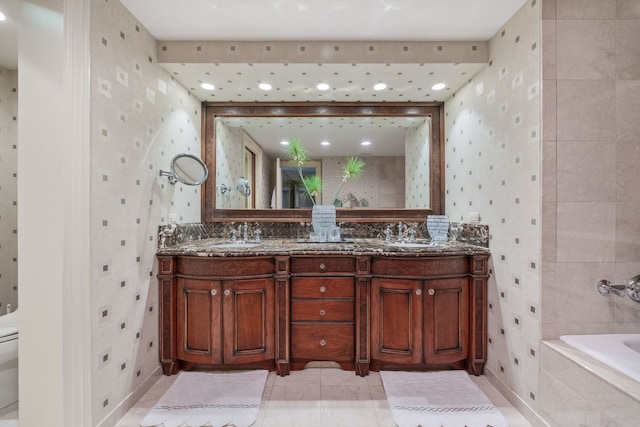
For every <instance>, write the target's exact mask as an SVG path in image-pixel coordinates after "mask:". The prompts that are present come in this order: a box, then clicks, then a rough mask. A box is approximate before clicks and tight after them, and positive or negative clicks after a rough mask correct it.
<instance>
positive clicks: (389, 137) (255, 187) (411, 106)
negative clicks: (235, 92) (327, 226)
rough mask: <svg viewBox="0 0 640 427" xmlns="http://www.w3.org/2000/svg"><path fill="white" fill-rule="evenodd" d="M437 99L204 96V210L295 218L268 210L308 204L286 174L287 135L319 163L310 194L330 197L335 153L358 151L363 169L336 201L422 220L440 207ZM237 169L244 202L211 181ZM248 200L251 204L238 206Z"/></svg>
mask: <svg viewBox="0 0 640 427" xmlns="http://www.w3.org/2000/svg"><path fill="white" fill-rule="evenodd" d="M441 108H442V105H441V104H439V103H427V104H415V103H394V104H393V105H392V104H391V103H379V104H376V103H370V104H365V103H328V104H320V103H300V104H296V103H280V104H269V103H266V104H262V103H246V104H236V103H221V104H211V103H210V104H207V105H206V106H205V130H204V132H205V136H204V141H205V143H204V144H205V146H204V149H205V157H206V160H207V164H209V165H210V168H213V169H214V170H215V174H214V180H213V182H207V183H205V186H206V187H207V188H206V189H205V212H204V218H203V219H204V220H218V219H217V218H220V220H221V219H222V218H231V219H233V218H238V219H242V218H249V217H251V218H252V219H254V218H256V217H258V216H259V217H264V218H274V217H278V218H285V217H287V218H289V217H291V218H299V217H300V214H295V213H286V214H283V211H280V212H281V213H275V212H274V213H273V214H272V213H269V212H267V210H279V209H285V210H294V209H301V210H307V209H308V206H307V205H306V204H305V202H304V198H303V197H302V198H301V197H297V196H300V195H299V194H298V192H299V191H296V178H295V174H293V175H291V174H287V169H286V165H285V162H286V160H287V156H286V154H285V150H284V149H283V146H282V145H281V144H282V143H283V142H286V141H289V140H291V139H293V138H296V139H300V140H301V141H302V142H303V143H304V146H305V148H307V149H308V150H309V151H310V158H311V159H312V160H315V161H316V162H317V163H318V164H319V165H320V167H319V168H318V170H319V171H321V178H322V181H323V187H324V188H323V194H321V196H320V200H319V203H333V200H329V199H331V198H332V196H333V195H334V194H335V191H336V189H337V187H338V186H339V184H340V182H341V181H342V169H343V166H344V163H345V162H346V160H347V159H348V158H349V157H351V156H358V157H359V158H360V159H362V160H363V161H364V162H365V167H364V174H363V175H362V177H361V178H360V179H357V180H351V181H349V182H348V183H347V184H345V186H344V187H343V188H342V190H341V192H340V195H341V197H340V199H341V200H340V203H342V206H343V208H358V209H361V210H362V211H361V213H359V214H348V215H351V217H352V218H355V217H359V218H360V217H369V216H374V217H375V216H378V217H382V216H384V213H383V212H382V211H383V210H384V211H388V210H390V209H391V210H393V211H394V215H395V214H399V215H398V216H397V217H398V218H401V217H404V216H405V215H409V216H411V217H412V218H413V217H416V216H418V215H424V216H423V217H422V220H424V218H426V215H427V213H431V212H440V211H441V209H442V176H441V175H442V166H441V163H442V161H441V158H440V156H441V151H442V148H441V144H442V126H441V120H440V113H441ZM365 141H367V142H369V144H370V145H363V144H362V143H363V142H365ZM238 176H245V177H248V178H247V179H248V180H249V181H250V184H251V189H252V193H253V194H255V200H254V202H253V204H249V203H246V202H245V201H244V200H243V197H241V195H240V194H239V193H238V192H226V193H224V194H223V193H222V192H221V191H220V190H221V185H222V184H223V183H228V182H235V179H236V178H237V177H238ZM291 176H293V178H290V177H291ZM298 187H299V186H298ZM325 199H327V200H325ZM247 207H249V208H253V209H254V210H259V211H260V212H256V213H254V214H249V213H247V214H242V213H241V212H240V211H238V209H243V208H247ZM227 210H229V211H230V212H225V211H227ZM340 211H344V210H343V209H341V210H340ZM365 211H366V212H365ZM376 211H380V212H376ZM214 214H215V215H214ZM238 215H239V216H238ZM304 215H305V214H302V216H304ZM338 215H339V216H340V212H339V213H338ZM343 215H344V212H343ZM386 217H389V215H386ZM405 220H406V218H405Z"/></svg>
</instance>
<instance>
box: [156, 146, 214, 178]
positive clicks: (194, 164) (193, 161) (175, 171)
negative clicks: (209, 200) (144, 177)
mask: <svg viewBox="0 0 640 427" xmlns="http://www.w3.org/2000/svg"><path fill="white" fill-rule="evenodd" d="M170 167H171V170H170V171H169V172H167V171H163V170H161V171H160V176H166V177H168V178H169V183H170V184H175V183H176V182H180V183H182V184H185V185H200V184H202V183H203V182H205V180H206V179H207V176H209V171H208V169H207V166H206V165H205V164H204V162H203V161H202V160H200V159H199V158H198V157H196V156H194V155H193V154H186V153H182V154H178V155H176V156H174V158H173V159H171V166H170Z"/></svg>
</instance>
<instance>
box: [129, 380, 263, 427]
mask: <svg viewBox="0 0 640 427" xmlns="http://www.w3.org/2000/svg"><path fill="white" fill-rule="evenodd" d="M267 374H268V371H266V370H256V371H240V372H238V371H235V372H184V371H182V372H180V373H179V374H178V378H176V380H175V382H174V383H173V385H171V387H170V388H169V390H167V391H166V393H165V394H164V395H163V396H162V397H161V398H160V400H159V401H158V403H156V405H155V406H154V407H153V408H151V410H150V411H149V413H148V414H147V416H146V417H145V418H144V420H142V423H141V424H140V425H141V426H142V427H150V426H163V427H178V426H179V427H187V426H188V427H201V426H212V427H221V426H226V425H228V424H229V425H234V426H236V427H248V426H250V425H251V424H253V423H254V422H255V421H256V419H257V417H258V411H259V409H260V402H261V400H262V392H263V391H264V386H265V383H266V381H267Z"/></svg>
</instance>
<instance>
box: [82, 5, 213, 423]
mask: <svg viewBox="0 0 640 427" xmlns="http://www.w3.org/2000/svg"><path fill="white" fill-rule="evenodd" d="M91 34H92V43H91V55H92V63H91V76H92V93H91V99H92V115H91V116H92V120H91V126H92V137H91V150H92V165H91V168H92V175H93V178H92V183H91V204H92V209H91V210H92V219H91V221H92V242H93V245H92V253H91V256H92V266H93V267H92V283H91V286H92V292H93V294H92V300H93V302H92V309H93V313H94V316H93V326H92V327H93V334H92V335H93V381H92V384H93V397H92V400H93V417H94V425H96V424H98V423H100V422H102V424H101V425H109V424H110V423H111V425H113V419H114V417H115V418H117V415H118V413H119V412H118V411H119V410H121V409H126V408H118V405H120V404H121V403H122V402H123V401H125V399H126V398H127V396H129V395H130V394H131V393H132V392H133V391H134V390H135V389H136V387H138V386H139V385H140V384H141V383H142V382H143V381H144V380H146V379H148V378H149V376H150V375H152V373H153V372H154V371H155V370H156V368H157V367H158V366H159V362H158V299H157V283H156V278H155V275H156V273H157V271H156V270H157V266H156V263H155V252H156V247H157V230H158V226H159V225H160V224H166V223H167V222H168V220H169V215H170V214H174V215H175V216H176V219H177V221H178V222H195V221H199V220H200V188H199V187H189V186H184V185H181V184H176V185H170V184H169V183H168V180H167V178H166V177H160V176H159V171H160V169H164V170H168V168H169V162H170V161H171V158H172V157H173V156H174V155H176V154H178V153H181V152H186V153H191V154H195V155H198V156H199V155H200V123H201V120H200V102H199V101H198V100H197V99H195V98H194V97H193V96H191V94H190V93H189V92H188V91H187V90H185V89H184V88H183V87H182V86H180V85H179V84H178V83H176V82H175V81H174V80H173V78H172V77H171V76H170V75H169V74H167V73H166V72H165V71H164V70H163V69H162V68H161V67H160V66H159V65H158V64H157V60H156V42H155V40H154V38H153V37H152V36H151V35H150V34H149V33H148V32H147V31H146V30H145V29H144V28H143V27H142V25H141V24H140V23H139V22H137V21H136V20H135V19H134V18H133V17H132V16H131V15H130V14H129V12H128V11H127V10H126V9H125V8H124V7H123V6H122V5H121V3H120V2H117V1H108V0H96V1H93V2H92V3H91ZM113 411H116V412H115V414H114V412H113Z"/></svg>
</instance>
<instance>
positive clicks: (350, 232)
mask: <svg viewBox="0 0 640 427" xmlns="http://www.w3.org/2000/svg"><path fill="white" fill-rule="evenodd" d="M240 224H243V222H214V223H186V224H166V225H160V226H159V227H158V236H159V237H158V247H159V248H162V247H170V246H175V245H179V244H182V243H185V242H190V241H194V240H200V239H212V238H218V239H230V238H231V229H232V228H234V229H236V230H237V229H238V226H239V225H240ZM247 225H248V227H249V236H250V239H251V240H253V237H252V236H253V232H254V230H256V228H258V229H260V231H261V239H262V240H263V241H268V240H274V239H306V238H308V237H309V232H310V231H311V230H312V225H311V222H261V223H257V222H248V223H247ZM338 225H339V226H340V233H341V236H342V238H343V239H383V238H384V237H383V236H384V231H385V229H386V228H387V227H389V226H390V227H391V230H392V231H393V237H392V240H394V241H395V238H396V233H397V230H398V227H397V225H398V224H397V223H392V222H386V223H385V222H383V223H350V222H342V223H338ZM406 225H408V226H409V227H413V228H414V229H416V230H417V232H416V238H418V239H428V238H429V233H428V232H427V227H426V223H421V224H416V223H408V224H406ZM458 240H459V241H460V242H463V243H468V244H471V245H475V246H482V247H485V248H488V247H489V226H488V225H484V224H477V223H463V224H462V229H461V231H460V237H459V239H458ZM163 243H164V245H163Z"/></svg>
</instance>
